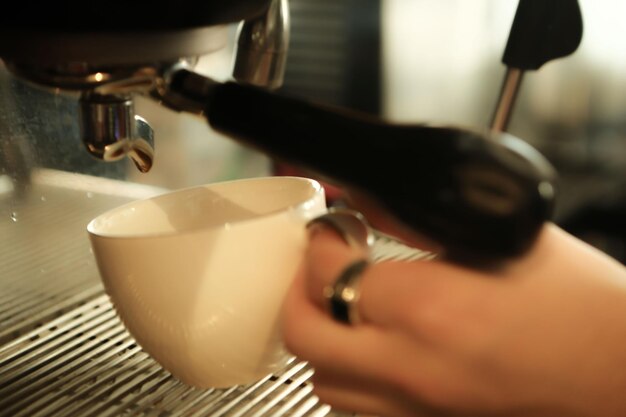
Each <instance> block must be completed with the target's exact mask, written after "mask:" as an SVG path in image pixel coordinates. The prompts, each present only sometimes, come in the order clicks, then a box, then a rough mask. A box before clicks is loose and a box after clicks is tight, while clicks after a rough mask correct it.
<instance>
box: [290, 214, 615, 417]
mask: <svg viewBox="0 0 626 417" xmlns="http://www.w3.org/2000/svg"><path fill="white" fill-rule="evenodd" d="M363 256H364V253H362V252H359V251H358V250H356V249H353V248H351V247H349V246H347V245H346V244H345V243H344V242H343V240H342V239H341V238H339V237H338V235H337V234H336V233H335V232H334V231H332V230H330V229H328V228H325V227H323V226H321V225H316V226H314V228H313V230H312V231H311V240H310V245H309V248H308V251H307V255H306V258H305V261H304V263H303V265H302V268H301V271H300V273H299V274H298V276H297V277H296V280H295V282H294V284H293V286H292V288H291V290H290V293H289V295H288V296H287V299H286V301H285V305H284V315H283V317H284V323H283V331H284V338H285V342H286V344H287V347H288V348H289V349H290V350H291V351H292V353H294V354H295V355H297V356H298V357H299V358H300V359H303V360H306V361H308V362H309V363H310V364H311V365H312V366H313V368H314V369H315V375H314V377H313V384H314V388H315V393H316V394H317V395H318V396H319V397H320V399H321V400H322V401H324V402H326V403H328V404H331V405H333V406H335V407H337V408H338V409H343V410H348V411H355V412H362V413H369V414H376V415H380V416H393V417H404V416H407V417H408V416H507V417H514V416H520V417H522V416H550V417H554V416H594V417H613V416H615V417H617V416H620V417H623V416H625V415H626V398H625V397H624V393H625V392H626V366H625V365H624V364H625V363H626V270H625V269H624V267H623V266H622V265H620V264H618V263H617V262H616V261H614V260H612V259H610V258H608V257H607V256H605V255H604V254H602V253H600V252H599V251H597V250H595V249H593V248H591V247H589V246H588V245H586V244H584V243H582V242H580V241H579V240H577V239H575V238H574V237H572V236H570V235H568V234H567V233H565V232H564V231H562V230H560V229H559V228H558V227H556V226H554V225H550V224H548V225H546V226H545V227H544V229H543V230H542V232H541V234H540V236H539V238H538V240H537V242H536V244H535V246H534V247H533V248H532V249H531V250H530V251H529V252H528V253H527V254H526V255H524V257H522V258H520V259H516V260H514V261H512V262H510V263H509V264H507V265H506V266H504V267H502V268H499V269H497V270H491V271H485V270H482V271H481V270H471V269H465V268H462V267H460V266H456V265H451V264H446V263H444V262H440V261H414V262H382V263H378V264H373V265H371V266H370V267H368V269H366V271H365V273H364V274H363V275H362V279H361V281H360V290H361V295H360V299H359V302H358V305H357V306H358V310H359V313H360V315H361V316H362V318H363V322H362V323H360V324H356V325H353V326H349V325H344V324H342V323H339V322H337V321H334V320H333V319H332V318H331V317H330V315H329V314H328V312H327V308H326V300H325V299H324V296H323V289H324V287H325V286H327V285H328V284H331V283H332V282H333V281H334V279H335V277H337V276H338V275H339V273H340V271H342V270H343V269H344V268H345V267H346V265H348V264H349V263H351V262H352V261H354V260H355V259H359V258H362V257H363Z"/></svg>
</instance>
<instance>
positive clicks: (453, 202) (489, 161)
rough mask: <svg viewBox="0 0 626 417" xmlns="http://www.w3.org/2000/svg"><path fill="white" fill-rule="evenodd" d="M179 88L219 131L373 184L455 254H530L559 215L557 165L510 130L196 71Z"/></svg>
mask: <svg viewBox="0 0 626 417" xmlns="http://www.w3.org/2000/svg"><path fill="white" fill-rule="evenodd" d="M203 80H205V81H203ZM172 87H173V88H174V89H176V90H178V91H179V92H183V93H185V95H186V96H188V97H192V96H193V97H192V98H193V99H194V101H197V102H199V101H203V102H204V103H205V104H206V107H205V115H206V117H207V119H208V121H209V123H210V125H211V126H212V127H213V128H214V129H215V130H217V131H220V132H222V133H224V134H226V135H229V136H231V137H233V138H235V139H237V140H238V141H240V142H243V143H244V144H246V145H248V146H251V147H254V148H257V149H260V150H261V151H263V152H265V153H267V154H269V155H271V156H273V157H275V158H278V159H282V160H285V161H288V162H289V163H291V164H296V165H300V166H301V167H303V168H308V169H309V170H312V171H314V172H317V173H319V174H320V175H322V176H323V177H325V178H330V179H332V180H334V181H335V182H337V183H339V184H341V185H343V186H345V187H348V188H352V189H353V190H358V191H360V192H361V193H365V194H366V195H368V196H369V197H370V198H373V199H374V200H375V201H377V202H378V204H380V205H381V206H383V207H384V208H386V209H387V210H388V212H389V213H391V214H392V215H394V216H395V217H396V218H397V220H399V221H400V222H401V223H403V224H404V225H406V226H407V227H410V228H412V229H413V230H414V231H416V232H418V233H420V234H423V235H425V236H427V237H429V238H430V239H432V240H434V241H435V242H437V243H439V244H440V245H441V246H442V247H444V248H445V254H446V256H447V257H448V258H449V259H452V260H456V261H459V262H464V263H483V262H490V261H499V260H502V259H506V258H510V257H514V256H517V255H520V254H521V253H523V252H524V251H525V250H526V249H527V248H528V247H529V246H530V245H531V244H532V242H533V241H534V239H535V237H536V235H537V232H538V231H539V229H540V227H541V225H542V224H543V223H544V222H545V221H546V219H548V218H549V216H550V214H551V209H552V201H553V197H554V193H553V191H554V185H553V180H554V171H553V170H552V168H551V166H550V164H549V163H548V162H547V161H546V160H545V159H544V158H543V157H542V156H541V155H540V154H539V153H538V152H536V151H535V150H534V149H533V148H531V147H530V146H528V145H527V144H526V143H525V142H522V141H520V140H518V139H515V138H513V137H512V136H510V135H507V134H498V136H497V137H492V136H491V135H492V134H491V133H490V132H488V131H487V130H486V131H485V132H473V131H470V130H463V129H456V128H448V127H431V126H426V125H392V124H388V123H385V122H384V121H382V120H380V119H377V118H374V117H371V116H369V115H364V114H360V113H355V112H351V111H346V110H342V109H337V108H330V107H324V106H320V105H316V104H313V103H309V102H305V101H302V100H298V99H294V98H290V97H285V96H281V95H279V94H276V93H271V92H268V91H265V90H261V89H257V88H254V87H250V86H242V85H239V84H235V83H225V84H218V83H214V82H211V81H210V80H207V79H204V78H203V77H201V76H199V75H197V74H195V75H194V74H193V73H191V72H188V71H183V72H180V73H179V74H177V75H176V76H175V77H174V82H173V83H172Z"/></svg>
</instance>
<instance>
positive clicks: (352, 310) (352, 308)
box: [324, 259, 370, 325]
mask: <svg viewBox="0 0 626 417" xmlns="http://www.w3.org/2000/svg"><path fill="white" fill-rule="evenodd" d="M369 264H370V263H369V261H368V260H366V259H359V260H357V261H355V262H352V263H351V264H349V265H348V266H347V267H346V268H345V269H344V270H343V271H342V272H341V274H339V277H338V278H337V279H336V280H335V282H334V283H333V284H332V285H329V286H327V287H325V288H324V297H325V298H326V300H327V302H328V309H329V311H330V314H331V316H332V317H333V318H334V319H335V320H337V321H339V322H341V323H345V324H350V325H354V324H358V323H360V322H361V317H360V315H359V311H358V307H357V302H358V301H359V298H360V296H361V292H360V290H359V282H360V281H361V277H362V276H363V272H364V271H365V269H366V268H367V267H368V266H369Z"/></svg>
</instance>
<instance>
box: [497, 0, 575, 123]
mask: <svg viewBox="0 0 626 417" xmlns="http://www.w3.org/2000/svg"><path fill="white" fill-rule="evenodd" d="M582 31H583V23H582V17H581V13H580V8H579V6H578V1H577V0H540V1H538V0H520V2H519V4H518V7H517V12H516V13H515V19H514V20H513V26H512V27H511V32H510V34H509V40H508V42H507V45H506V48H505V50H504V56H503V57H502V62H503V63H504V64H505V65H506V66H507V71H506V75H505V77H504V81H503V83H502V88H501V91H500V97H499V99H498V103H497V105H496V110H495V112H494V115H493V118H492V121H491V128H492V130H494V131H496V132H503V131H506V130H507V126H508V124H509V119H510V117H511V113H512V110H513V106H514V104H515V101H516V98H517V93H518V91H519V88H520V85H521V83H522V78H523V75H524V72H525V71H528V70H537V69H539V68H540V67H541V66H542V65H543V64H545V63H546V62H548V61H550V60H552V59H557V58H561V57H564V56H567V55H569V54H571V53H573V52H574V51H575V50H576V49H577V48H578V45H579V44H580V41H581V39H582Z"/></svg>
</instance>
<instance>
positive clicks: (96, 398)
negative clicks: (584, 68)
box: [0, 0, 582, 415]
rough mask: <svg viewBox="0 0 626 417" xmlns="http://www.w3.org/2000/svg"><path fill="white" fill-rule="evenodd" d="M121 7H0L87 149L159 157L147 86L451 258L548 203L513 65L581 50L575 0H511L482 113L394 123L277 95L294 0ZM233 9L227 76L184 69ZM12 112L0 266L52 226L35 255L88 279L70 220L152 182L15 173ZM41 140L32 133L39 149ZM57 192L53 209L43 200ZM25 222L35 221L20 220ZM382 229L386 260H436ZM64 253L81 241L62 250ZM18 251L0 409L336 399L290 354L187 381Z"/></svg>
mask: <svg viewBox="0 0 626 417" xmlns="http://www.w3.org/2000/svg"><path fill="white" fill-rule="evenodd" d="M116 3H117V2H113V3H111V2H108V3H107V4H106V7H104V6H103V5H102V4H97V3H90V4H84V3H81V4H76V3H74V2H54V3H48V4H42V5H37V6H36V10H31V9H32V8H33V6H32V5H27V4H26V3H24V4H16V5H14V7H15V12H14V13H11V14H8V13H5V14H4V15H3V16H2V17H1V18H0V33H1V36H0V58H1V59H2V62H3V64H4V67H5V69H6V73H5V74H4V75H3V76H5V77H10V78H11V79H15V80H17V82H19V83H23V84H24V85H28V86H32V87H33V88H34V89H35V90H36V89H41V90H42V91H45V92H47V94H50V93H51V94H52V97H54V98H53V99H52V101H53V102H54V103H53V104H51V106H52V107H54V106H56V108H57V109H62V111H63V113H64V114H63V115H62V119H58V120H66V121H67V120H72V121H78V123H72V126H73V125H77V126H78V129H79V132H78V134H79V136H80V138H81V141H82V143H83V153H84V158H85V161H91V160H93V158H95V159H96V160H98V161H100V162H102V161H104V162H110V163H111V164H110V166H111V167H114V166H115V164H116V163H117V162H118V161H120V160H124V159H125V158H129V159H130V160H131V161H132V163H133V165H134V166H135V167H136V168H137V169H138V170H139V171H140V172H148V171H150V170H151V168H152V166H153V164H158V163H159V160H158V158H156V157H155V152H154V149H155V147H158V146H159V145H158V141H159V139H158V138H159V132H158V131H153V129H152V127H151V126H150V122H149V121H148V120H146V119H145V118H143V117H142V116H141V115H140V114H136V111H135V104H134V102H135V100H136V98H137V97H146V98H150V99H152V100H154V101H156V102H157V103H159V104H160V105H162V106H165V107H167V108H169V109H171V110H172V111H175V112H185V113H190V114H194V115H197V116H198V117H201V118H204V119H206V121H207V122H208V124H209V125H210V127H211V128H212V129H214V130H216V131H218V132H221V133H222V134H224V135H226V136H227V137H230V138H232V139H233V140H235V141H237V142H238V143H240V144H242V145H244V146H247V147H251V148H253V149H255V150H259V151H261V152H262V153H265V154H267V155H269V156H270V157H272V158H276V159H277V160H281V161H287V162H289V163H290V164H294V165H296V166H299V167H301V168H302V170H303V172H305V173H310V175H312V176H316V177H318V178H322V179H324V180H325V181H328V182H329V183H332V184H336V185H337V186H339V187H342V188H343V189H345V190H346V193H347V194H349V195H350V194H353V195H357V196H362V197H364V198H366V199H367V200H368V201H371V202H373V203H374V204H376V205H377V206H378V207H380V208H382V209H383V210H384V211H385V212H387V213H388V214H389V215H391V216H392V217H394V218H395V220H396V221H397V222H398V223H399V224H401V225H403V226H405V227H406V228H407V229H408V230H410V231H411V233H414V234H415V236H419V237H420V238H423V239H425V240H426V241H428V242H430V243H432V244H433V247H435V248H437V249H438V255H437V256H441V257H443V258H445V259H446V260H448V261H450V262H458V263H461V264H464V265H468V266H470V267H479V268H480V267H484V266H491V265H493V264H498V263H500V262H505V261H507V260H509V259H511V258H514V257H516V256H520V255H521V254H523V253H524V252H525V251H526V250H527V249H528V248H529V247H530V246H531V245H532V244H533V241H534V239H535V237H536V236H537V233H538V231H539V229H540V227H541V225H542V224H543V223H544V222H545V221H547V220H549V219H550V217H551V215H552V210H553V205H554V200H555V198H556V195H557V189H558V185H557V179H556V173H555V171H554V169H553V168H552V166H551V165H550V163H549V162H548V161H547V159H546V158H544V157H543V156H542V155H541V153H540V152H538V151H537V150H536V149H534V148H533V147H531V146H530V145H529V144H528V143H526V142H525V141H523V140H521V139H518V138H515V137H513V136H512V135H510V134H508V133H507V132H506V129H507V122H508V119H509V117H510V115H511V112H512V109H513V105H514V102H515V98H516V93H517V91H518V89H519V86H520V83H521V79H522V74H523V73H524V71H529V70H536V69H538V68H539V67H540V66H541V65H543V64H544V63H545V62H547V61H548V60H551V59H555V58H559V57H562V56H565V55H568V54H570V53H572V52H574V50H576V48H577V46H578V43H579V42H580V36H581V31H582V22H581V17H580V10H579V9H578V6H577V3H576V1H553V2H549V1H545V2H533V1H521V2H520V5H519V9H518V12H517V14H516V17H515V21H514V24H513V28H512V30H511V35H510V37H509V41H508V44H507V48H506V50H505V54H504V58H503V61H504V63H505V64H506V65H507V66H508V71H507V75H506V77H505V80H504V82H503V84H502V93H501V96H500V99H499V101H498V104H497V105H496V109H495V112H494V116H493V122H492V125H491V126H485V127H480V128H477V129H467V128H459V127H455V126H435V125H429V124H428V123H427V122H428V121H424V123H420V124H392V123H388V122H386V121H385V120H382V119H380V118H378V117H376V116H373V115H369V114H365V113H358V112H355V111H352V110H348V109H344V108H338V107H333V106H329V105H325V104H321V103H314V102H310V101H306V100H303V99H300V98H294V97H290V96H287V95H285V94H282V93H281V91H280V86H281V84H282V78H283V74H284V70H285V65H286V57H287V53H288V45H289V33H290V32H289V27H290V19H289V17H290V14H289V4H288V1H287V0H237V1H235V0H231V1H228V2H223V1H203V2H198V1H188V0H185V1H179V2H176V4H167V5H160V6H159V10H158V13H156V12H149V11H146V10H145V6H144V5H140V4H133V3H132V2H131V3H128V2H125V3H123V4H122V3H121V2H120V3H119V4H116ZM122 11H123V13H122ZM139 16H140V17H141V18H140V19H139V18H138V17H139ZM239 22H240V26H239V29H238V34H237V45H236V52H235V57H234V65H233V71H232V79H231V80H229V81H225V82H219V81H215V80H213V79H211V78H209V77H207V76H205V75H203V74H201V73H199V72H197V71H195V65H196V63H197V60H198V57H199V56H202V55H206V54H210V53H212V52H214V51H218V50H220V49H221V48H223V47H224V46H225V44H226V43H227V42H228V36H227V34H228V32H227V28H228V27H229V26H230V25H232V24H236V23H239ZM529 33H532V34H533V37H529V36H528V34H529ZM5 85H6V84H5ZM16 88H21V87H19V86H18V87H16ZM3 90H4V91H2V94H3V95H5V96H6V95H10V94H11V91H8V90H7V89H6V88H3ZM33 94H35V93H33ZM0 100H4V101H5V104H6V103H8V100H9V99H8V98H2V97H1V96H0ZM64 100H69V103H70V104H68V105H67V106H64V105H62V104H64V103H65V101H64ZM60 101H63V103H61V104H59V102H60ZM7 108H9V109H13V110H9V112H8V113H5V115H4V122H3V119H2V117H0V127H1V126H2V125H3V124H4V125H5V127H4V128H2V129H0V133H1V134H2V135H3V137H2V138H0V149H1V150H2V152H1V153H0V162H1V163H2V164H3V166H2V172H0V174H1V175H0V178H2V181H0V189H1V191H0V197H3V198H4V200H5V203H6V204H5V205H6V207H9V208H8V213H7V214H8V215H9V217H10V218H11V221H10V222H7V227H6V228H5V229H6V230H4V233H6V234H9V235H11V234H14V239H12V240H11V242H12V243H11V245H10V246H11V247H10V248H7V249H6V250H5V254H4V255H3V256H2V258H1V261H0V264H4V265H6V266H5V267H4V268H5V269H4V271H5V272H4V273H6V274H10V273H12V272H11V271H12V269H11V265H13V264H16V263H18V258H19V257H20V256H21V255H20V254H21V253H23V252H26V249H25V248H26V247H28V246H29V245H30V244H31V242H32V240H33V239H35V237H37V236H42V235H41V234H46V238H45V241H46V242H47V243H46V244H45V245H44V247H43V248H42V249H41V250H40V251H39V252H37V253H36V254H34V255H29V256H36V257H39V258H40V259H44V260H45V259H48V258H49V259H51V260H52V259H54V260H55V261H58V259H59V257H61V258H62V257H63V256H67V258H66V259H64V258H62V262H61V263H60V265H61V266H58V265H59V264H58V263H54V262H52V261H50V263H49V265H53V264H54V265H55V266H54V268H56V272H57V275H66V276H69V275H71V274H72V273H74V272H76V271H78V272H79V273H85V271H88V274H90V275H93V273H94V269H93V264H92V263H91V256H90V253H88V249H86V248H87V246H86V245H83V243H84V242H81V243H77V242H76V240H75V239H73V238H70V237H68V234H67V231H68V229H67V228H66V227H65V226H61V225H62V224H65V223H63V221H65V220H67V219H76V218H77V217H79V216H78V215H77V214H76V213H77V212H78V211H80V213H81V214H80V216H83V217H87V218H90V217H92V216H94V215H96V214H98V213H99V212H101V211H103V210H104V209H105V208H108V207H112V206H115V205H118V204H120V203H121V202H125V201H128V199H129V198H139V197H144V196H148V195H154V194H156V193H158V192H160V191H162V190H158V189H151V188H146V187H142V188H138V187H135V186H133V185H132V184H127V183H124V182H122V181H118V180H117V179H116V178H115V177H116V175H115V172H108V174H111V175H107V176H109V177H110V178H106V179H105V178H96V177H94V176H90V175H84V176H78V177H77V176H72V177H68V176H65V175H64V174H63V173H62V172H57V171H55V170H50V169H47V170H38V171H36V172H32V171H30V170H28V169H26V168H25V167H27V166H28V164H27V163H25V162H24V161H25V160H27V159H28V158H29V152H32V150H28V149H24V147H23V146H21V145H20V141H19V140H18V139H19V138H18V137H19V136H20V135H21V134H23V132H20V131H17V130H15V129H13V130H12V128H11V127H10V126H8V123H6V120H7V118H10V117H12V115H11V111H19V110H20V105H19V103H18V104H17V105H16V104H15V103H14V102H11V103H9V104H7ZM55 120H57V119H55ZM58 120H57V121H54V122H53V121H43V122H44V123H47V122H49V123H60V122H58ZM38 123H42V122H41V121H39V122H38ZM7 126H8V127H7ZM25 130H26V131H27V130H28V129H25ZM46 146H47V145H46V144H45V143H38V144H37V152H39V153H45V149H46ZM40 156H41V155H40ZM44 156H45V155H44ZM85 164H89V162H85ZM104 165H107V164H104ZM104 165H102V164H100V165H99V167H102V166H104ZM425 178H426V179H428V180H427V181H424V179H425ZM67 188H71V189H72V191H71V192H78V193H82V194H85V193H86V195H87V198H86V201H83V204H82V205H80V206H77V205H76V204H73V203H72V204H70V203H69V201H70V200H69V198H68V196H67V195H68V190H67ZM42 190H45V192H44V191H42ZM2 194H4V196H3V195H2ZM83 200H85V199H83ZM33 201H35V202H36V203H37V204H33ZM27 202H29V204H28V205H27V204H26V203H27ZM51 205H55V206H56V207H58V211H59V212H60V213H61V215H60V217H59V218H50V219H48V218H46V217H45V214H43V215H42V214H41V213H45V212H42V211H41V208H42V207H44V206H45V207H46V208H48V209H49V207H50V206H51ZM27 207H28V208H27ZM355 208H357V209H358V207H355ZM42 216H43V217H42ZM27 223H28V227H29V230H28V232H23V231H20V232H16V229H17V228H18V227H26V224H27ZM83 226H84V225H83V224H78V226H77V225H76V222H74V226H72V227H79V228H80V227H83ZM374 226H376V225H374ZM381 236H382V235H381ZM385 238H386V239H387V238H389V239H390V240H387V241H385V242H384V243H385V245H387V246H386V250H387V253H386V254H384V256H385V257H389V256H390V255H389V254H390V253H391V254H392V255H393V256H392V257H396V258H401V257H405V258H411V259H412V258H415V257H421V256H431V254H425V253H421V252H415V251H413V250H411V249H410V248H406V247H405V246H404V245H403V244H402V242H399V241H396V240H393V239H392V237H385ZM381 241H382V239H381ZM59 248H62V250H59ZM72 250H74V251H75V252H76V251H78V253H79V255H78V256H70V255H67V254H69V253H70V252H72ZM22 264H23V262H22ZM29 264H30V265H33V264H36V265H37V266H36V267H35V268H30V269H28V268H26V269H24V270H23V272H24V274H30V275H33V274H35V275H38V276H40V279H38V280H34V281H32V282H33V283H32V285H31V284H29V285H26V286H25V284H24V278H23V277H22V276H21V275H20V274H16V275H15V276H10V277H7V278H5V279H6V281H7V285H6V288H9V289H16V290H15V291H14V292H12V293H11V292H9V291H7V292H6V293H5V294H0V297H2V298H0V312H3V311H4V312H6V314H5V315H6V317H7V318H6V319H5V322H4V323H3V325H2V327H0V343H1V344H0V415H5V414H3V413H5V411H3V410H6V413H8V414H6V415H22V414H23V415H59V413H61V414H63V415H83V414H85V415H105V414H106V415H118V414H123V413H132V414H133V415H143V414H146V415H148V414H150V413H158V412H165V411H166V410H168V407H173V408H176V409H177V410H179V411H180V412H178V411H177V412H178V414H176V415H231V414H232V413H234V414H232V415H243V414H246V413H247V414H246V415H248V414H249V415H269V414H270V411H271V412H273V413H274V414H272V415H282V414H281V413H286V412H288V411H289V412H291V411H293V410H296V414H295V415H327V414H328V413H332V410H330V408H329V407H327V406H325V405H324V404H320V403H319V402H318V401H317V400H316V398H315V397H314V396H313V395H312V394H311V388H310V385H309V384H308V379H309V377H310V376H311V374H312V370H310V369H308V368H307V366H306V364H304V363H299V362H297V361H294V362H293V363H292V364H291V365H290V366H289V367H287V368H286V369H285V371H284V373H282V374H279V375H272V376H268V377H267V378H266V379H264V380H263V381H259V383H258V384H255V385H253V386H250V387H233V388H232V389H230V390H226V391H219V390H214V391H200V390H194V389H191V388H189V387H185V386H183V385H182V384H180V383H177V382H176V381H175V380H173V379H172V378H171V376H169V375H168V374H167V373H166V372H165V371H163V370H162V369H161V368H160V367H159V366H158V365H156V364H155V363H154V362H152V361H151V360H150V358H149V357H147V356H146V355H145V354H144V353H143V352H142V351H141V350H140V349H139V348H138V347H137V346H136V345H135V344H134V342H133V340H132V339H131V338H130V336H128V334H127V333H125V331H124V329H123V326H122V325H121V324H120V323H119V322H118V321H116V319H115V314H114V312H113V309H112V307H111V305H110V304H109V302H108V299H107V297H106V295H104V294H103V292H102V288H101V287H100V286H98V285H94V284H93V282H92V281H91V280H81V279H79V280H69V281H68V282H60V281H54V282H51V281H50V280H48V279H46V277H47V274H48V273H49V272H50V271H48V270H47V269H46V268H47V267H41V268H40V267H39V265H40V264H37V263H29ZM42 265H43V264H42ZM45 265H48V263H45ZM68 294H69V295H68ZM20 297H21V298H20ZM41 390H44V391H43V392H44V393H43V394H42V391H41ZM177 407H178V408H177ZM233 410H234V411H233ZM20 413H21V414H20ZM81 413H82V414H81ZM237 413H239V414H237ZM255 413H256V414H255ZM298 413H299V414H298Z"/></svg>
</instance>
